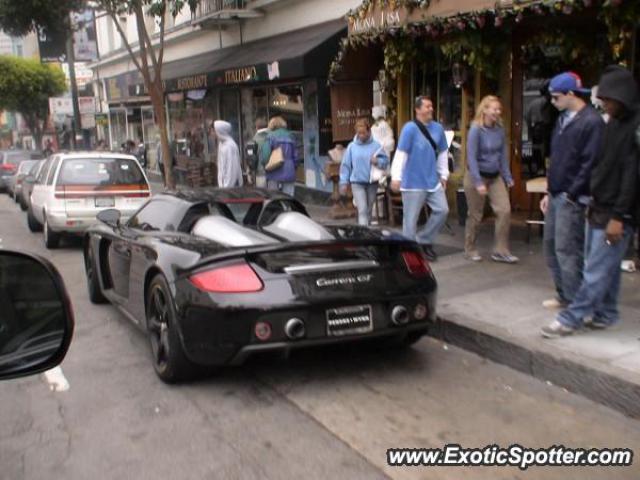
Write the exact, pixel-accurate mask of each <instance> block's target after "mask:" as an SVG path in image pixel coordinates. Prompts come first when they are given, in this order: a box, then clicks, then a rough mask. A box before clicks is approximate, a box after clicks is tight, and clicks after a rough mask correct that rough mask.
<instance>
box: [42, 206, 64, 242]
mask: <svg viewBox="0 0 640 480" xmlns="http://www.w3.org/2000/svg"><path fill="white" fill-rule="evenodd" d="M43 216H44V224H43V226H42V231H43V234H44V246H45V247H47V248H48V249H52V248H58V245H59V244H60V234H59V233H56V232H52V231H51V228H50V227H49V221H48V220H47V214H46V213H45V214H44V215H43Z"/></svg>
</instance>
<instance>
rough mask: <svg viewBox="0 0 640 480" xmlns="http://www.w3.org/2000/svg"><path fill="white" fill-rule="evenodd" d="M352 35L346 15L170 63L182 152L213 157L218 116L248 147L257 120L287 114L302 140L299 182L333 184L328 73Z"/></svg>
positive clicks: (175, 137)
mask: <svg viewBox="0 0 640 480" xmlns="http://www.w3.org/2000/svg"><path fill="white" fill-rule="evenodd" d="M344 34H345V25H344V22H343V21H342V20H339V21H333V22H329V23H325V24H320V25H315V26H313V27H309V28H306V29H304V30H298V31H293V32H289V33H286V34H282V35H278V36H274V37H269V38H265V39H262V40H260V41H255V42H250V43H245V44H242V45H238V46H234V47H229V48H225V49H221V50H217V51H214V52H210V53H207V54H203V55H199V56H194V57H191V58H188V59H184V60H178V61H175V62H169V63H166V64H165V65H164V67H163V77H164V83H165V92H166V96H167V111H168V117H169V130H170V138H171V140H172V141H174V142H176V143H177V145H178V148H179V152H180V153H182V154H184V155H187V156H189V157H190V158H197V159H202V160H203V161H204V162H210V161H213V160H214V159H215V140H214V136H213V135H212V134H211V131H212V126H213V122H214V121H215V120H218V119H220V120H225V121H227V122H229V123H230V124H231V126H232V135H233V136H234V138H235V140H236V141H237V143H238V145H239V147H240V151H241V152H244V149H245V146H246V145H247V144H248V143H249V142H251V141H252V140H253V137H254V135H255V133H256V122H257V121H258V120H264V121H268V120H269V118H271V117H273V116H276V115H281V116H282V117H284V118H285V120H286V121H287V124H288V128H289V130H291V132H292V133H293V135H294V137H295V139H296V142H297V146H298V148H297V153H298V157H299V160H300V162H301V167H300V168H299V170H298V181H299V182H301V183H304V184H305V185H306V186H308V187H311V188H314V189H320V190H330V189H331V184H330V183H329V182H327V180H326V178H325V176H324V164H325V162H326V161H327V156H326V155H327V151H328V150H329V149H330V148H331V141H332V139H331V129H330V99H329V91H328V88H327V72H328V69H329V64H330V63H331V60H332V58H333V56H334V55H335V52H336V51H337V50H338V44H339V40H340V38H341V37H342V36H344ZM187 73H189V75H186V74H187Z"/></svg>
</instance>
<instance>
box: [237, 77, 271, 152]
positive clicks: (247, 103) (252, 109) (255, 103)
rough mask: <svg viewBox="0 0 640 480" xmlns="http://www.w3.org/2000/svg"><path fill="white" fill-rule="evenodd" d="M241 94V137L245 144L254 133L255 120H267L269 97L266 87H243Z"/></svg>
mask: <svg viewBox="0 0 640 480" xmlns="http://www.w3.org/2000/svg"><path fill="white" fill-rule="evenodd" d="M241 96H242V133H243V135H242V139H243V140H244V143H245V145H246V143H247V142H250V141H252V140H253V137H254V136H255V134H256V131H257V128H256V122H257V121H258V120H263V121H264V122H268V121H269V98H268V94H267V89H266V88H245V89H243V90H242V92H241Z"/></svg>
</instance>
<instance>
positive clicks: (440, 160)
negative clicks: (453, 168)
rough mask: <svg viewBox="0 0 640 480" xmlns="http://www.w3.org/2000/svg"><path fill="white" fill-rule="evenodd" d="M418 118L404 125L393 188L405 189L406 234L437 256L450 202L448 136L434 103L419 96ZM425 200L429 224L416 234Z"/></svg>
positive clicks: (416, 103) (404, 217)
mask: <svg viewBox="0 0 640 480" xmlns="http://www.w3.org/2000/svg"><path fill="white" fill-rule="evenodd" d="M414 107H415V113H416V119H415V121H412V122H407V123H406V124H405V126H404V127H402V132H401V133H400V138H399V140H398V148H397V150H396V154H395V157H394V160H393V164H392V165H391V180H392V181H391V189H392V190H393V191H396V192H397V191H400V192H402V206H403V208H402V216H403V222H402V233H403V235H404V236H405V237H407V238H410V239H412V240H416V241H417V242H418V243H421V244H422V246H423V249H424V252H425V254H426V256H427V258H428V259H429V260H431V261H435V260H436V259H437V255H436V252H435V251H434V250H433V244H434V242H435V238H436V236H437V235H438V233H440V230H441V229H442V227H443V226H444V224H445V222H446V221H447V215H448V214H449V205H448V204H447V196H446V194H445V189H446V187H447V180H448V179H449V159H448V148H447V139H446V137H445V134H444V129H443V128H442V125H440V124H439V123H438V122H435V121H434V120H433V103H432V102H431V100H430V99H429V98H428V97H425V96H419V97H417V98H416V101H415V105H414ZM425 203H426V204H427V205H428V206H429V208H430V209H431V214H430V215H429V220H428V221H427V224H426V225H425V226H424V228H422V229H421V230H420V231H419V232H417V233H416V229H417V225H418V217H419V216H420V210H422V207H423V205H425Z"/></svg>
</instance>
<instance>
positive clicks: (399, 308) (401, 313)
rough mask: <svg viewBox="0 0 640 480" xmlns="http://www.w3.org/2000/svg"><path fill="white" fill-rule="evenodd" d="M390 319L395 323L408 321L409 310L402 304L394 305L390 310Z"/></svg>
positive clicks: (402, 323)
mask: <svg viewBox="0 0 640 480" xmlns="http://www.w3.org/2000/svg"><path fill="white" fill-rule="evenodd" d="M391 321H392V322H393V323H395V324H396V325H404V324H406V323H409V311H408V310H407V308H406V307H404V306H403V305H396V306H395V307H393V310H391Z"/></svg>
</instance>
